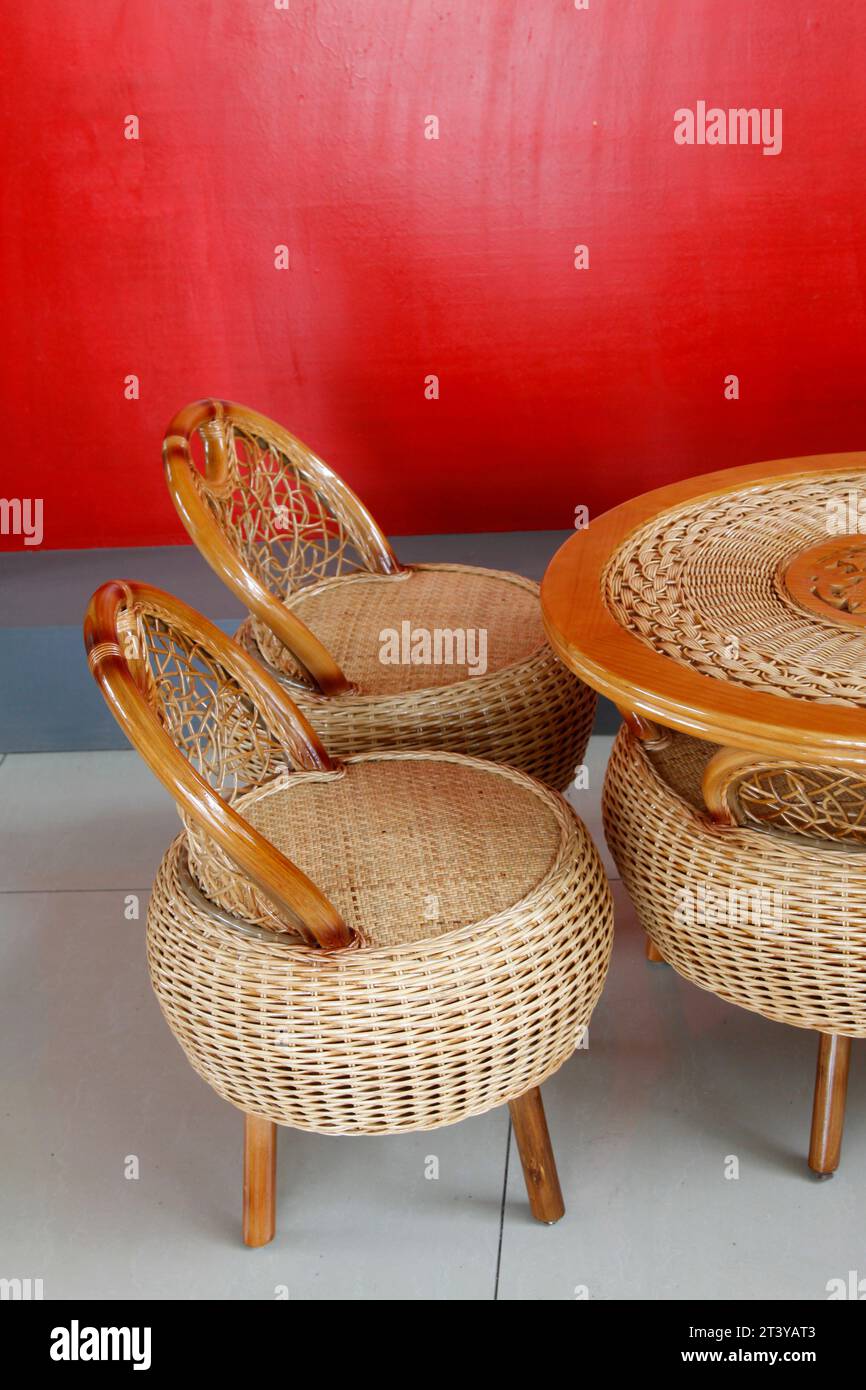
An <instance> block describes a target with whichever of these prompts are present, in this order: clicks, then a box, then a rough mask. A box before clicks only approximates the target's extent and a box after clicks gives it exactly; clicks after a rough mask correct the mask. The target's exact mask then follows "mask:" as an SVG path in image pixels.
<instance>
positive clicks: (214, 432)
mask: <svg viewBox="0 0 866 1390" xmlns="http://www.w3.org/2000/svg"><path fill="white" fill-rule="evenodd" d="M227 423H228V424H231V423H236V424H238V425H239V426H241V427H242V428H244V429H246V430H248V431H252V432H255V430H256V429H257V428H261V427H264V429H265V430H266V431H267V433H268V434H269V435H271V436H274V437H276V438H277V439H282V440H283V442H284V444H285V448H286V451H287V453H288V454H289V456H293V455H301V456H303V459H304V464H305V469H306V470H307V471H308V472H309V475H310V478H311V481H312V485H313V486H315V480H316V478H317V477H319V478H322V479H327V481H328V484H329V486H330V487H331V488H332V489H335V488H336V489H337V490H338V491H339V492H340V494H341V499H342V505H343V508H344V510H345V512H346V514H347V515H348V516H349V517H350V518H351V521H352V524H353V527H354V530H355V533H356V535H357V536H358V537H360V538H362V540H363V545H364V548H365V550H366V552H367V554H368V555H369V556H370V557H371V560H372V568H373V572H374V573H378V574H398V573H400V571H401V570H402V569H403V568H404V566H403V565H401V564H400V562H399V560H398V559H397V557H396V555H395V554H394V551H393V550H392V549H391V546H390V544H389V542H388V540H387V538H386V536H385V534H384V532H383V531H382V530H381V529H380V527H379V526H378V525H377V524H376V522H375V520H374V519H373V517H372V515H371V513H370V512H369V511H368V510H367V508H366V507H365V506H364V504H363V502H362V501H361V499H360V498H359V497H357V496H356V495H355V493H354V492H352V490H351V488H349V487H348V486H347V485H346V484H345V483H344V482H343V480H342V478H340V477H339V476H338V474H336V473H335V472H334V471H333V469H331V468H329V467H328V465H327V464H326V463H325V462H324V460H323V459H320V458H319V457H318V456H317V455H316V454H314V453H313V451H312V450H311V449H309V448H308V447H307V445H306V444H304V443H302V441H301V440H299V439H296V438H295V436H294V435H292V434H290V433H289V432H288V430H285V429H283V427H282V425H279V424H277V422H276V421H274V420H268V419H267V418H266V417H265V416H263V415H259V414H258V413H257V412H256V411H253V410H248V409H247V408H246V406H242V405H237V404H235V403H234V402H232V401H220V400H201V401H195V402H194V403H193V404H192V405H188V406H186V407H184V409H183V410H181V411H179V412H178V414H177V415H176V416H175V417H174V419H173V420H172V422H171V424H170V425H169V427H168V429H167V431H166V435H165V439H164V441H163V446H162V447H163V461H164V465H165V478H166V483H167V485H168V490H169V493H170V495H171V500H172V502H173V503H174V505H175V508H176V510H177V513H178V516H179V517H180V519H181V521H182V522H183V524H184V527H185V528H186V531H187V533H188V535H189V536H190V538H191V540H192V541H193V542H194V544H195V545H196V546H197V547H198V549H199V550H200V551H201V554H202V555H203V556H204V558H205V560H207V562H208V564H209V565H210V567H211V569H213V570H214V571H215V573H216V574H218V575H219V577H220V579H222V580H223V581H224V583H225V584H227V585H228V587H229V588H230V589H231V591H232V593H233V594H234V595H235V597H236V598H238V599H239V600H240V602H241V603H242V604H243V605H244V607H245V608H247V609H248V610H249V611H250V612H251V613H253V614H255V616H256V617H257V618H259V619H260V620H261V622H263V623H264V624H265V625H266V626H267V627H269V628H270V629H271V631H272V632H273V633H275V634H276V636H277V637H278V638H279V640H280V641H281V642H282V643H283V645H284V646H285V647H286V648H287V649H288V650H289V651H290V652H291V653H292V656H293V657H294V658H295V660H296V661H297V662H298V663H299V664H300V665H301V666H302V667H303V669H304V670H305V671H306V672H307V674H308V675H309V677H310V678H311V680H312V681H313V682H314V683H315V685H316V686H317V687H318V689H319V690H320V691H321V692H322V694H324V695H339V694H341V693H343V692H345V691H347V690H349V689H350V684H349V681H348V680H347V679H346V676H345V675H344V674H343V672H342V671H341V669H340V667H339V666H338V664H337V662H336V661H335V660H334V658H333V657H332V656H331V653H330V652H329V651H328V649H327V647H325V646H324V645H323V643H321V642H320V641H319V639H318V638H317V637H316V636H315V634H314V633H313V632H311V631H310V629H309V628H308V627H307V626H306V624H305V623H303V622H302V621H301V620H300V618H298V617H297V616H296V615H295V614H294V613H293V612H292V610H291V609H290V608H287V607H286V604H285V603H284V602H282V601H281V600H280V598H279V597H277V596H276V595H274V594H272V593H271V592H270V591H269V590H268V589H267V588H266V587H265V585H264V584H262V582H261V581H260V580H259V579H258V578H257V577H256V575H255V574H253V572H252V570H251V569H250V568H249V566H248V565H247V563H246V561H245V560H244V558H243V556H242V555H241V554H240V553H239V551H238V550H237V549H236V547H235V546H234V545H232V543H231V540H230V538H229V537H228V536H227V534H226V533H225V531H224V530H223V529H222V527H221V526H220V525H219V523H218V521H217V519H216V517H215V516H214V515H213V513H212V512H211V511H210V509H209V508H208V506H207V503H206V502H205V500H204V497H203V495H202V487H203V486H204V487H205V488H212V489H214V490H215V491H218V490H219V489H220V488H221V487H223V486H224V485H225V483H226V480H227V477H228V460H227V455H226V449H227V438H226V424H227ZM196 431H198V432H199V433H200V434H201V437H202V441H203V444H204V455H205V472H204V475H202V474H200V473H199V470H198V469H197V468H196V466H195V463H194V461H193V457H192V451H191V439H192V436H193V435H194V434H195V433H196ZM286 597H288V596H286Z"/></svg>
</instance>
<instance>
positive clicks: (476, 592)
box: [252, 565, 545, 695]
mask: <svg viewBox="0 0 866 1390" xmlns="http://www.w3.org/2000/svg"><path fill="white" fill-rule="evenodd" d="M288 606H289V607H290V608H291V609H292V611H293V612H295V613H297V615H298V617H299V618H300V619H301V620H302V621H303V622H305V623H306V624H307V626H308V627H309V628H312V630H313V631H314V632H315V634H316V636H317V637H318V638H319V640H320V641H321V642H324V644H325V646H326V647H327V648H328V650H329V652H330V653H331V655H332V656H333V657H334V658H335V660H336V661H337V663H338V665H339V666H340V667H341V669H342V670H343V672H344V673H345V675H346V676H347V677H348V679H349V680H350V681H351V682H352V685H353V686H354V687H355V690H356V692H357V693H359V694H364V695H394V694H400V693H405V694H409V693H413V692H415V691H418V690H425V689H430V688H433V687H441V686H445V685H453V684H455V683H456V682H459V681H463V680H464V679H470V680H473V681H476V680H481V679H483V677H484V675H485V674H486V673H487V672H489V673H491V674H493V673H494V672H497V671H502V670H504V669H506V668H507V667H509V666H514V665H515V664H516V663H518V662H521V661H527V660H529V659H530V658H531V657H532V656H534V655H536V654H537V653H538V652H539V651H540V650H541V649H542V648H543V647H544V645H545V640H544V630H543V628H542V625H541V610H540V608H539V604H538V585H537V584H533V583H532V581H531V580H529V579H523V578H522V576H520V575H518V574H508V573H506V572H504V571H502V570H486V569H480V568H477V567H473V566H468V565H417V566H413V567H412V568H410V569H405V570H402V571H401V572H400V573H399V574H395V575H382V574H370V573H363V574H355V575H349V576H343V577H339V578H337V579H329V580H325V581H324V582H322V583H319V584H316V585H313V586H310V587H307V588H305V589H303V590H301V592H300V593H299V594H296V595H294V596H293V597H292V598H291V599H290V600H289V605H288ZM252 622H253V631H254V635H255V639H256V642H257V643H258V646H259V649H260V650H261V652H262V654H263V655H264V657H265V659H266V660H267V661H268V662H269V663H270V664H271V665H272V666H275V667H276V668H277V669H278V670H282V671H286V672H288V673H289V674H291V675H292V676H294V677H295V678H297V677H298V676H299V675H300V672H299V671H298V667H297V663H296V662H293V661H292V660H291V653H289V652H287V651H286V649H285V647H283V646H282V643H280V642H278V641H277V639H276V638H275V637H274V635H273V634H272V633H271V632H270V631H269V630H268V628H267V627H266V626H265V625H264V624H263V623H260V622H259V621H258V620H257V619H255V618H254V619H253V620H252ZM404 624H408V629H407V630H406V631H405V633H404V629H403V625H404ZM412 631H416V632H420V633H422V634H424V633H426V634H429V635H430V639H431V641H430V646H431V650H432V648H433V640H432V639H433V637H434V636H435V634H436V633H439V634H440V636H439V637H438V639H436V641H437V645H438V654H439V655H440V657H441V658H443V659H441V660H440V661H438V662H437V661H436V660H431V659H423V658H424V657H425V653H424V651H423V649H418V650H419V659H417V660H414V661H413V660H411V659H410V658H411V646H410V643H411V633H412ZM391 633H395V634H396V635H397V637H398V638H399V639H401V642H402V647H403V650H402V651H401V653H400V655H401V656H402V657H404V658H405V659H403V660H401V661H399V662H396V661H389V660H383V659H382V655H383V650H384V651H385V654H386V655H387V642H386V637H387V636H388V635H389V634H391ZM466 634H469V638H468V639H467V636H466ZM482 634H483V635H482ZM479 641H481V642H483V653H484V669H481V668H480V666H478V662H477V657H478V643H479ZM433 654H434V655H435V652H434V653H433ZM461 655H463V656H464V657H465V655H469V656H470V657H471V658H472V659H473V660H475V663H476V667H477V668H478V669H477V670H476V673H475V674H472V673H471V669H472V668H471V667H470V665H469V663H468V662H467V661H466V660H465V659H464V660H462V661H460V662H458V661H455V660H454V658H455V656H461ZM449 657H450V658H451V659H450V660H449Z"/></svg>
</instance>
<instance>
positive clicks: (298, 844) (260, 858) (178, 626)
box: [85, 582, 612, 1245]
mask: <svg viewBox="0 0 866 1390" xmlns="http://www.w3.org/2000/svg"><path fill="white" fill-rule="evenodd" d="M85 644H86V647H87V651H88V654H89V662H90V666H91V669H92V671H93V674H94V676H95V677H96V680H97V681H98V683H99V685H100V687H101V689H102V692H103V694H104V696H105V698H106V700H107V702H108V704H109V706H110V708H111V710H112V713H113V714H114V716H115V718H116V719H117V720H118V722H119V723H120V725H121V727H122V728H123V729H124V731H125V732H126V734H127V736H128V737H129V739H130V740H131V742H132V743H133V744H134V745H135V746H136V747H137V748H138V750H139V752H140V753H141V754H142V755H143V757H144V758H145V759H146V761H147V762H148V763H149V764H150V766H151V768H152V769H153V771H154V772H155V773H156V775H157V777H159V778H160V780H161V781H162V782H163V783H164V785H165V786H166V787H167V788H168V790H169V791H170V792H171V794H172V795H173V796H174V798H175V800H176V802H177V803H178V807H179V810H180V812H181V817H182V820H183V824H184V829H183V832H182V833H181V834H180V835H179V837H178V838H177V839H176V840H175V841H174V843H173V844H172V845H171V847H170V848H169V850H168V852H167V854H166V856H165V858H164V860H163V862H162V864H161V866H160V868H159V871H158V873H157V876H156V881H155V883H154V886H153V893H152V896H151V901H150V907H149V912H148V923H147V954H148V962H149V969H150V977H151V981H152V983H153V987H154V990H155V991H156V995H157V998H158V1000H159V1003H160V1006H161V1008H162V1010H163V1013H164V1015H165V1017H166V1020H167V1022H168V1024H169V1027H170V1028H171V1030H172V1032H173V1033H174V1035H175V1037H176V1038H177V1040H178V1042H179V1043H180V1045H181V1047H182V1048H183V1050H184V1052H185V1053H186V1055H187V1057H188V1059H189V1061H190V1062H191V1064H192V1066H193V1067H194V1069H195V1070H196V1071H197V1072H198V1073H199V1075H200V1076H202V1077H203V1078H204V1079H205V1080H206V1081H207V1082H209V1084H210V1085H211V1086H212V1087H213V1088H214V1090H216V1091H217V1093H218V1094H219V1095H221V1096H223V1097H224V1098H225V1099H226V1100H228V1101H229V1102H231V1104H233V1105H235V1106H237V1107H238V1108H239V1109H240V1110H242V1111H243V1112H244V1115H245V1169H244V1238H245V1240H246V1242H247V1244H250V1245H262V1244H265V1243H266V1242H267V1241H269V1240H270V1239H271V1238H272V1236H273V1234H274V1229H275V1171H276V1170H275V1161H276V1128H275V1127H276V1125H291V1126H296V1127H298V1128H300V1129H305V1130H312V1131H316V1132H318V1133H330V1134H387V1133H398V1132H401V1131H405V1130H426V1129H434V1128H436V1127H438V1126H441V1125H446V1124H452V1123H454V1122H455V1121H457V1120H461V1119H463V1118H465V1117H467V1116H471V1115H477V1114H481V1113H482V1112H484V1111H486V1110H489V1109H491V1108H492V1107H494V1106H498V1105H501V1104H504V1103H508V1104H509V1106H510V1108H511V1115H512V1120H513V1124H514V1130H515V1135H516V1139H517V1144H518V1149H519V1152H520V1156H521V1160H522V1163H523V1170H524V1176H525V1179H526V1186H527V1191H528V1194H529V1200H530V1204H531V1209H532V1212H533V1214H534V1215H535V1216H536V1218H537V1219H539V1220H540V1221H544V1222H552V1221H555V1220H557V1219H558V1218H559V1217H560V1216H561V1215H562V1213H563V1210H564V1208H563V1204H562V1198H561V1194H560V1190H559V1184H558V1179H557V1175H556V1168H555V1164H554V1160H553V1154H552V1151H551V1148H550V1141H549V1137H548V1134H547V1128H546V1124H545V1119H544V1111H543V1108H542V1102H541V1096H540V1092H539V1089H538V1088H539V1086H540V1084H541V1083H542V1082H543V1081H544V1079H545V1078H546V1077H548V1076H550V1075H551V1074H552V1073H553V1072H554V1071H556V1070H557V1068H558V1067H559V1066H561V1064H562V1063H563V1062H564V1061H565V1060H566V1058H567V1057H568V1056H569V1055H570V1054H571V1052H572V1051H573V1049H574V1047H575V1046H576V1044H577V1043H578V1042H579V1040H580V1038H581V1036H582V1031H583V1029H584V1028H585V1027H586V1025H587V1024H588V1021H589V1018H590V1014H591V1013H592V1009H593V1007H594V1005H595V1002H596V1000H597V998H598V996H599V993H600V991H601V988H602V983H603V980H604V976H605V972H606V970H607V965H608V960H609V955H610V948H611V937H612V909H611V899H610V893H609V889H608V887H607V884H606V881H605V878H604V875H603V873H602V869H601V866H600V862H599V859H598V856H597V854H596V851H595V849H594V847H593V845H592V842H591V840H590V839H589V836H588V835H587V833H586V831H585V830H584V828H583V826H582V825H581V823H580V822H579V821H578V819H577V818H576V816H575V815H574V813H573V812H572V810H571V809H570V807H569V806H568V805H567V804H566V803H565V802H564V801H563V799H562V797H560V796H559V795H558V794H557V793H556V792H553V791H551V790H550V789H549V788H548V787H546V786H543V785H542V784H541V783H540V782H538V781H535V780H534V779H532V778H530V777H528V776H527V775H525V774H524V773H522V772H519V771H516V770H514V769H512V768H508V767H502V766H497V765H495V764H492V763H485V762H482V761H480V760H477V759H474V758H469V757H466V756H462V755H460V754H456V753H449V752H447V751H442V750H440V751H433V752H430V751H427V752H425V751H415V752H396V751H394V750H388V751H384V752H381V751H380V752H377V751H371V752H366V753H362V754H358V755H354V756H351V757H347V758H346V759H345V760H343V761H342V762H339V763H338V762H336V761H333V760H332V759H331V758H330V757H329V756H328V754H327V753H326V751H325V749H324V748H323V746H322V744H321V743H320V741H319V739H318V737H317V735H316V734H315V732H314V731H313V729H312V728H311V726H310V724H309V723H308V722H307V720H306V719H305V718H304V717H303V715H301V714H300V713H299V711H298V709H297V708H296V707H295V705H294V704H293V703H292V701H291V700H290V698H289V697H288V695H287V694H286V692H285V690H284V689H282V688H281V687H279V686H278V685H277V684H276V683H275V682H274V681H273V680H272V679H271V677H270V676H269V675H268V674H267V672H266V671H265V670H264V669H263V668H262V666H261V665H259V664H258V663H257V662H256V661H255V660H253V659H252V658H251V657H250V656H249V654H248V653H247V652H245V651H244V650H243V649H242V648H240V647H239V646H238V645H237V644H236V643H235V642H233V641H232V640H231V639H230V638H228V637H226V636H225V635H224V634H223V633H221V632H220V631H219V630H218V629H217V628H216V627H214V626H213V625H212V624H211V623H209V622H207V621H206V620H205V619H204V618H202V617H201V616H200V615H199V614H197V613H196V612H195V611H194V610H192V609H190V608H188V607H187V606H186V605H185V604H183V603H181V602H179V601H178V600H177V599H175V598H172V597H171V596H170V595H168V594H165V593H163V592H161V591H160V590H158V589H154V588H151V587H149V586H146V585H141V584H134V583H120V582H113V583H109V584H106V585H104V586H103V587H102V588H101V589H99V590H98V591H97V593H96V594H95V595H94V597H93V599H92V600H91V603H90V606H89V608H88V612H87V617H86V620H85Z"/></svg>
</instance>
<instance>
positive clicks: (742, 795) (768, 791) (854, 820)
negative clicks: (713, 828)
mask: <svg viewBox="0 0 866 1390" xmlns="http://www.w3.org/2000/svg"><path fill="white" fill-rule="evenodd" d="M718 752H719V747H718V745H717V744H715V743H708V742H706V741H705V740H704V739H698V738H692V737H691V736H690V735H689V734H682V733H677V732H675V731H673V730H670V731H666V733H665V738H664V741H663V743H662V745H661V746H660V747H650V748H648V749H647V756H648V757H649V759H650V762H651V763H652V765H653V767H654V768H655V769H656V771H657V772H658V773H659V774H660V776H661V777H662V778H663V780H664V781H665V782H666V783H667V785H668V786H669V787H670V788H671V790H672V791H674V792H676V793H677V795H678V796H681V797H682V798H683V800H684V801H686V802H687V803H688V804H689V805H690V806H692V807H694V809H695V810H697V811H700V812H701V813H703V811H704V809H705V802H704V796H703V789H702V781H703V775H704V771H705V769H706V766H707V763H708V762H709V760H710V759H711V758H712V757H713V756H714V755H715V754H716V753H718ZM730 804H731V810H732V812H733V815H734V818H735V819H736V820H737V822H738V823H739V824H740V825H742V826H750V827H753V828H754V829H760V830H765V831H769V832H771V833H773V834H777V835H788V836H790V837H792V838H797V839H800V838H805V839H806V840H812V841H815V842H816V843H820V842H821V841H835V842H836V843H840V844H846V845H849V846H860V847H864V848H866V778H864V776H863V774H862V773H860V772H858V771H856V770H855V769H853V768H844V767H812V766H808V765H804V764H801V763H795V762H793V761H791V760H785V759H782V758H778V759H768V758H763V759H762V758H760V757H758V755H755V765H754V767H752V768H749V769H748V770H747V771H745V772H744V773H743V774H742V775H741V776H740V777H739V778H738V779H737V781H736V783H735V786H734V788H733V795H732V797H731V798H730Z"/></svg>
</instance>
